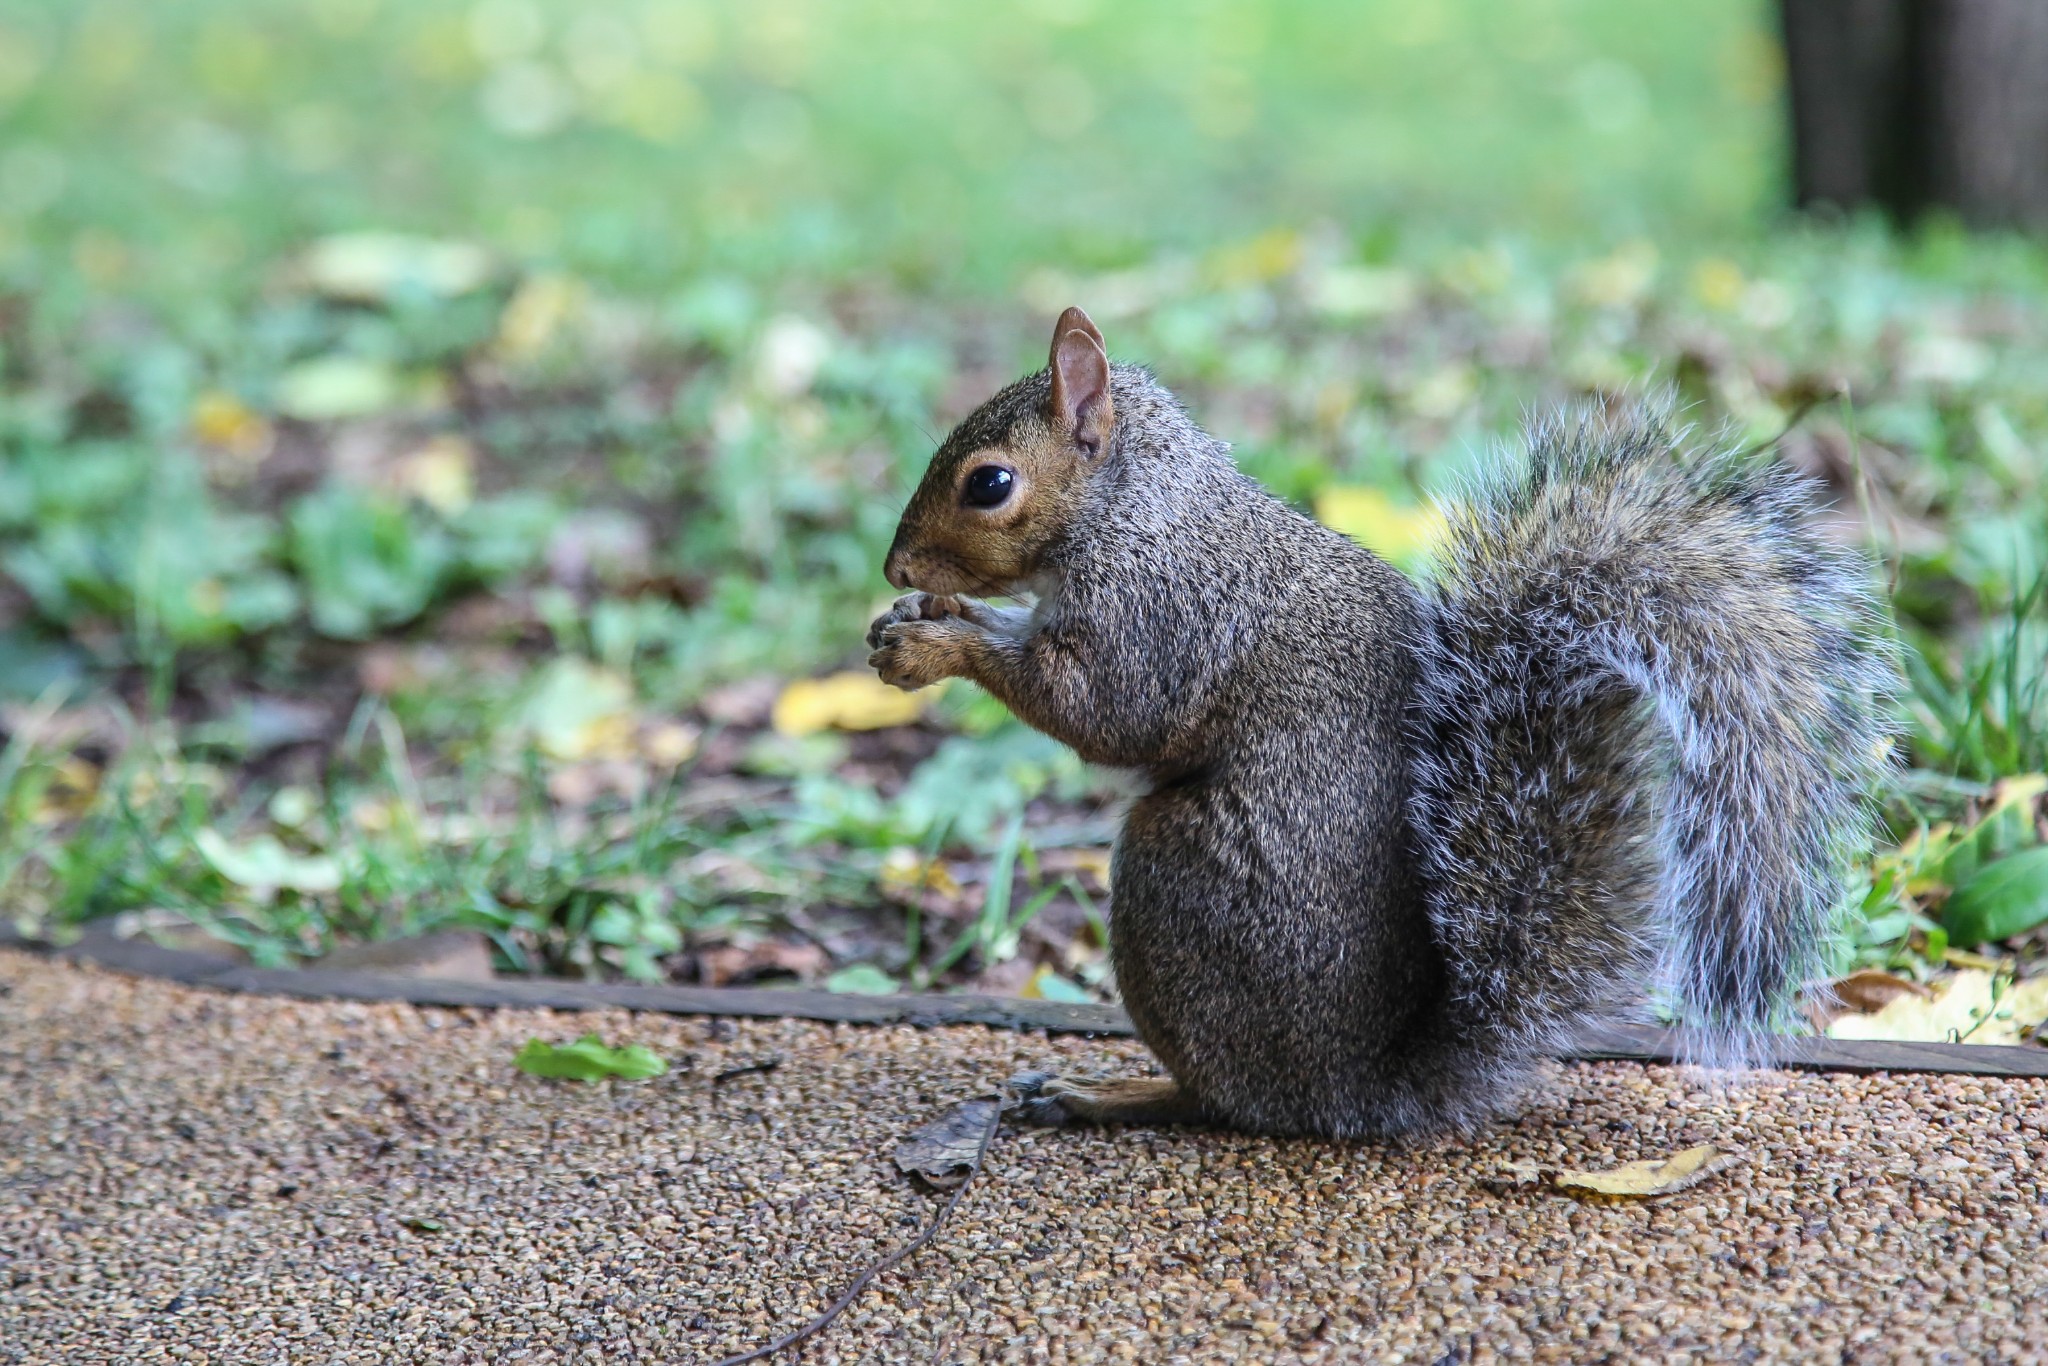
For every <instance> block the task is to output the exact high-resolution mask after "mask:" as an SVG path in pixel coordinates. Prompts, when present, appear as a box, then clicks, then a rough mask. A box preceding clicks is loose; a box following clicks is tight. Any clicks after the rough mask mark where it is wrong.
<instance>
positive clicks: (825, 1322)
mask: <svg viewBox="0 0 2048 1366" xmlns="http://www.w3.org/2000/svg"><path fill="white" fill-rule="evenodd" d="M1004 1108H1005V1107H1004V1106H1002V1105H997V1106H994V1107H992V1108H991V1109H990V1110H989V1115H988V1127H987V1128H985V1129H983V1130H982V1131H981V1144H980V1146H978V1147H977V1148H975V1150H974V1162H973V1165H971V1166H969V1167H968V1169H967V1175H966V1177H965V1178H964V1179H962V1181H961V1182H960V1184H959V1185H958V1186H956V1187H954V1188H953V1193H952V1194H951V1195H950V1196H948V1197H947V1198H946V1203H945V1204H943V1205H941V1206H939V1212H938V1213H937V1214H934V1215H933V1216H932V1219H931V1222H930V1223H928V1224H926V1225H925V1226H924V1231H923V1232H922V1233H920V1234H918V1235H917V1236H916V1237H915V1238H912V1239H911V1240H910V1241H909V1242H907V1243H905V1244H904V1245H903V1246H902V1247H899V1248H897V1249H896V1250H895V1251H894V1252H892V1253H890V1254H889V1255H888V1256H886V1257H884V1258H882V1260H880V1261H879V1262H876V1263H874V1264H873V1265H872V1266H870V1267H868V1269H867V1270H865V1271H863V1272H861V1273H860V1275H859V1277H857V1278H856V1279H855V1280H854V1283H853V1284H852V1285H850V1286H848V1287H846V1293H845V1294H843V1295H841V1296H840V1297H839V1298H838V1299H836V1300H834V1301H832V1305H831V1307H830V1308H828V1309H827V1310H825V1312H824V1313H822V1314H820V1315H818V1317H816V1318H814V1319H812V1320H811V1321H810V1322H809V1323H807V1324H805V1325H804V1326H803V1327H801V1328H799V1329H797V1330H796V1331H795V1332H792V1333H786V1334H784V1335H783V1336H781V1337H779V1338H777V1339H775V1341H773V1342H771V1343H769V1344H768V1345H767V1346H765V1347H756V1348H755V1349H754V1350H753V1351H751V1352H742V1353H740V1354H739V1355H738V1356H732V1357H724V1358H721V1359H720V1360H718V1361H716V1362H713V1363H712V1366H744V1363H746V1362H749V1361H762V1360H765V1359H767V1358H768V1357H772V1356H774V1355H775V1354H776V1353H777V1352H780V1351H782V1350H784V1349H785V1348H789V1347H794V1346H796V1345H797V1344H798V1343H800V1342H802V1341H803V1340H804V1339H806V1338H808V1337H810V1336H812V1335H813V1334H815V1333H819V1332H822V1331H824V1330H825V1329H826V1328H829V1327H830V1326H831V1324H832V1320H834V1319H836V1318H838V1317H839V1316H840V1315H841V1314H843V1313H845V1312H846V1307H847V1306H848V1305H850V1304H852V1303H853V1302H854V1301H855V1300H856V1299H859V1298H860V1292H861V1291H863V1290H865V1289H867V1288H868V1285H869V1283H870V1282H872V1281H873V1280H874V1279H875V1277H877V1276H879V1275H881V1274H882V1273H883V1272H885V1271H887V1270H889V1269H890V1268H891V1267H893V1266H895V1265H897V1264H898V1263H899V1262H902V1261H903V1260H904V1259H905V1258H908V1257H910V1256H913V1255H914V1254H916V1253H917V1252H918V1251H920V1250H921V1249H922V1248H923V1247H924V1246H925V1245H926V1244H928V1243H930V1242H931V1240H932V1239H933V1238H936V1237H937V1236H938V1233H939V1230H940V1229H941V1228H942V1227H944V1226H945V1223H946V1219H947V1217H948V1216H950V1215H951V1214H952V1213H953V1210H954V1208H955V1207H956V1206H958V1205H959V1203H960V1197H961V1196H963V1195H965V1194H967V1188H968V1187H969V1186H972V1185H973V1184H974V1178H975V1176H976V1175H977V1174H979V1173H980V1171H981V1160H982V1158H984V1157H986V1156H987V1155H988V1145H989V1140H990V1139H992V1138H994V1137H995V1136H996V1129H997V1127H998V1126H1000V1125H1001V1124H1002V1122H1003V1110H1004Z"/></svg>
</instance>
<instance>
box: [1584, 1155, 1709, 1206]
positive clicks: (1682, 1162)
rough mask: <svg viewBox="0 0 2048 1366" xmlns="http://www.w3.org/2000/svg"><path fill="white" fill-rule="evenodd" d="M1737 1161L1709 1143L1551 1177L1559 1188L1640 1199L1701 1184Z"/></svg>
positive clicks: (1670, 1193)
mask: <svg viewBox="0 0 2048 1366" xmlns="http://www.w3.org/2000/svg"><path fill="white" fill-rule="evenodd" d="M1733 1165H1735V1158H1734V1156H1733V1155H1732V1154H1729V1153H1724V1152H1722V1151H1721V1150H1720V1149H1719V1148H1716V1147H1714V1146H1713V1145H1712V1144H1709V1143H1702V1144H1700V1145H1699V1146H1698V1147H1697V1148H1687V1149H1685V1150H1684V1151H1683V1152H1678V1153H1673V1154H1672V1155H1671V1156H1669V1157H1667V1158H1663V1159H1661V1160H1658V1159H1645V1160H1643V1161H1641V1162H1624V1163H1622V1164H1621V1165H1620V1166H1619V1167H1612V1168H1609V1169H1608V1170H1606V1171H1602V1172H1575V1171H1560V1172H1558V1173H1557V1175H1555V1176H1554V1177H1552V1178H1551V1182H1552V1184H1553V1185H1555V1186H1556V1187H1557V1188H1558V1189H1559V1190H1564V1191H1570V1192H1572V1193H1573V1194H1575V1195H1576V1194H1580V1193H1590V1194H1593V1195H1626V1196H1633V1197H1634V1198H1636V1199H1639V1200H1640V1199H1650V1198H1654V1197H1657V1196H1664V1195H1675V1194H1676V1193H1678V1192H1679V1191H1682V1190H1684V1189H1685V1188H1686V1187H1688V1186H1693V1185H1697V1184H1699V1183H1700V1182H1702V1181H1704V1180H1706V1179H1707V1178H1708V1177H1710V1176H1712V1175H1713V1174H1714V1173H1716V1172H1719V1171H1723V1170H1725V1169H1727V1168H1729V1167H1731V1166H1733Z"/></svg>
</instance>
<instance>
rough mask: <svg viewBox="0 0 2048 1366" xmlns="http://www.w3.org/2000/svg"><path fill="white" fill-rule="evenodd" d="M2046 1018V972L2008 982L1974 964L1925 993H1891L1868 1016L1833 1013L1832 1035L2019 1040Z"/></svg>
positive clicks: (1924, 1040)
mask: <svg viewBox="0 0 2048 1366" xmlns="http://www.w3.org/2000/svg"><path fill="white" fill-rule="evenodd" d="M2044 1021H2048V976H2043V977H2033V978H2029V979H2028V980H2026V981H2023V982H2009V981H2008V980H2007V979H2005V978H2003V977H1998V976H1994V975H1993V974H1992V973H1989V972H1986V971H1984V970H1982V969H1979V968H1971V969H1968V970H1966V971H1963V972H1958V973H1957V974H1955V976H1953V977H1951V978H1949V979H1948V980H1947V981H1945V982H1939V983H1937V984H1936V985H1935V989H1934V992H1933V993H1932V994H1931V995H1930V996H1929V997H1927V998H1924V999H1923V998H1921V997H1918V996H1913V995H1910V994H1909V995H1902V996H1896V997H1894V998H1893V999H1892V1000H1890V1001H1889V1002H1887V1003H1886V1004H1885V1005H1884V1007H1883V1008H1882V1009H1880V1010H1877V1011H1875V1012H1873V1013H1871V1014H1868V1015H1842V1016H1838V1017H1837V1018H1836V1019H1835V1020H1834V1021H1833V1022H1832V1023H1831V1024H1829V1025H1828V1037H1829V1038H1832V1039H1889V1040H1895V1041H1898V1042H1902V1043H1950V1042H1961V1043H1981V1044H2008V1045H2010V1044H2018V1043H2024V1042H2025V1041H2026V1038H2027V1036H2028V1033H2029V1031H2031V1030H2036V1029H2039V1028H2040V1026H2041V1025H2042V1024H2043V1022H2044Z"/></svg>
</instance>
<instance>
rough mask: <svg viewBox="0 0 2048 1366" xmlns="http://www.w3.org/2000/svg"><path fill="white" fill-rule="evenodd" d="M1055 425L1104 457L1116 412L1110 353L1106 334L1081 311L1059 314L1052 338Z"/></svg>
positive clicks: (1075, 310) (1084, 449)
mask: <svg viewBox="0 0 2048 1366" xmlns="http://www.w3.org/2000/svg"><path fill="white" fill-rule="evenodd" d="M1049 368H1050V369H1051V371H1052V411H1051V413H1050V417H1051V418H1052V424H1053V426H1055V427H1057V428H1058V429H1059V430H1060V431H1062V432H1064V433H1066V435H1067V436H1068V437H1069V438H1071V439H1072V441H1073V443H1074V444H1075V445H1076V446H1079V447H1080V448H1081V450H1082V451H1083V452H1084V453H1086V454H1088V455H1091V456H1093V455H1100V454H1101V453H1102V447H1103V445H1104V443H1106V442H1107V441H1108V440H1109V432H1110V427H1111V424H1112V423H1113V422H1114V420H1115V416H1116V414H1115V410H1114V409H1113V408H1112V406H1111V404H1110V396H1109V353H1108V352H1107V351H1106V350H1104V349H1103V345H1102V333H1100V332H1099V331H1097V330H1096V328H1095V324H1094V323H1093V322H1091V321H1089V319H1088V315H1087V314H1086V313H1083V312H1082V311H1081V310H1080V309H1078V308H1070V309H1068V310H1067V311H1066V312H1064V313H1062V314H1060V320H1059V323H1058V325H1057V326H1055V327H1054V328H1053V334H1052V357H1051V360H1050V362H1049Z"/></svg>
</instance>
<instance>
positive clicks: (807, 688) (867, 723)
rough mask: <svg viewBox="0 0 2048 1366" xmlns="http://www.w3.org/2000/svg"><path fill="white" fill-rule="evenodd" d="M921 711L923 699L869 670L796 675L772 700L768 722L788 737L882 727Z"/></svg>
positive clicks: (902, 723)
mask: <svg viewBox="0 0 2048 1366" xmlns="http://www.w3.org/2000/svg"><path fill="white" fill-rule="evenodd" d="M923 712H924V700H923V699H922V698H920V697H918V696H917V695H916V694H914V693H907V692H904V691H903V690H902V689H900V688H892V687H890V686H889V685H888V684H887V683H884V682H883V681H882V680H881V679H879V678H877V677H876V676H875V675H873V674H871V673H857V672H847V673H837V674H833V675H832V676H831V677H829V678H800V679H798V680H796V681H795V682H794V683H791V684H790V685H789V686H788V687H786V688H784V689H783V690H782V695H781V696H780V697H778V698H776V699H775V709H774V711H773V712H772V713H771V714H770V716H769V721H770V722H771V724H773V725H774V727H775V729H776V731H777V732H779V733H780V734H783V735H787V736H802V735H814V734H816V733H817V732H819V731H821V730H881V729H884V728H885V727H888V726H907V725H909V724H910V723H911V722H913V721H915V720H916V719H917V718H918V717H919V716H920V715H922V714H923Z"/></svg>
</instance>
